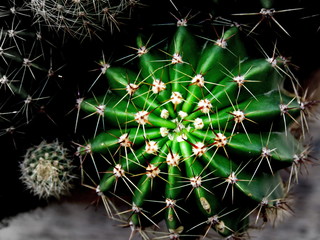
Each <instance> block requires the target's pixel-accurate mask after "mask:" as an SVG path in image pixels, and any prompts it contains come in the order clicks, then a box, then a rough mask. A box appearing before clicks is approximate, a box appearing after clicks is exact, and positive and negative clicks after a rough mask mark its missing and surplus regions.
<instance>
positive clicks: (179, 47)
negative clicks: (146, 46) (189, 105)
mask: <svg viewBox="0 0 320 240" xmlns="http://www.w3.org/2000/svg"><path fill="white" fill-rule="evenodd" d="M169 54H170V56H171V57H172V59H171V64H170V65H169V76H170V80H171V82H172V84H171V85H172V91H173V92H179V93H180V94H181V95H184V94H185V93H186V87H187V85H188V80H189V79H188V77H187V76H191V75H193V71H194V69H193V66H196V63H197V60H198V56H199V50H198V44H197V42H196V39H195V37H194V36H193V35H192V34H191V33H189V31H188V30H187V28H186V27H184V26H180V27H178V28H177V31H176V33H175V35H174V37H173V40H172V42H171V46H170V47H169ZM180 108H181V105H179V108H178V109H180Z"/></svg>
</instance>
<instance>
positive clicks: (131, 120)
mask: <svg viewBox="0 0 320 240" xmlns="http://www.w3.org/2000/svg"><path fill="white" fill-rule="evenodd" d="M80 107H81V109H82V110H84V111H86V112H88V113H90V115H93V114H97V115H100V116H103V118H104V120H105V121H107V122H108V123H110V124H112V125H115V126H119V125H120V126H137V125H138V123H139V124H141V125H144V124H146V125H150V126H157V127H167V128H170V129H174V128H175V127H176V125H175V124H174V123H173V122H171V121H169V120H166V119H163V118H161V117H158V116H157V115H155V114H154V113H153V112H151V111H150V112H147V111H137V110H136V109H135V107H134V106H133V104H128V103H126V102H124V101H122V100H121V98H120V97H118V96H116V95H108V98H107V100H106V97H105V96H104V97H99V98H91V99H87V100H84V101H82V103H81V105H80Z"/></svg>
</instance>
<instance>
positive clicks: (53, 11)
mask: <svg viewBox="0 0 320 240" xmlns="http://www.w3.org/2000/svg"><path fill="white" fill-rule="evenodd" d="M138 4H139V1H136V0H135V1H132V0H112V1H109V0H98V1H97V0H84V1H83V0H69V1H67V0H58V1H56V0H29V2H28V3H27V6H28V8H29V9H30V10H31V11H32V13H33V16H34V21H35V22H36V23H40V24H41V25H43V26H47V27H48V28H50V29H53V30H54V31H57V33H59V34H66V35H70V36H72V37H75V38H80V39H83V38H86V37H89V38H91V37H92V36H94V35H97V36H98V35H99V34H98V33H99V32H103V31H104V30H106V28H108V30H109V31H110V32H111V33H112V32H113V31H114V30H115V29H117V30H119V29H120V22H119V18H129V15H130V12H131V10H132V8H133V7H135V6H136V5H138ZM125 12H127V16H126V15H125V14H124V13H125Z"/></svg>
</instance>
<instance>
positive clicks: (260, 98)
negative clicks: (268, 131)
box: [186, 90, 300, 131]
mask: <svg viewBox="0 0 320 240" xmlns="http://www.w3.org/2000/svg"><path fill="white" fill-rule="evenodd" d="M291 100H292V99H290V98H289V97H287V96H281V95H280V94H279V91H278V90H274V91H270V92H268V93H266V94H262V95H257V96H256V99H254V98H249V99H246V100H245V101H243V102H240V103H239V104H236V102H235V103H233V104H236V105H232V106H230V107H226V108H224V109H221V110H220V111H219V112H218V113H217V114H210V115H209V116H201V115H200V114H195V113H196V112H195V113H194V114H191V115H189V116H188V117H187V118H186V119H187V120H189V119H193V118H194V117H198V116H201V118H202V120H203V123H204V126H205V127H209V126H212V127H213V128H214V129H217V128H218V127H219V126H225V128H226V130H231V129H233V128H234V126H235V124H239V123H243V125H244V126H245V127H249V128H252V129H254V128H257V127H259V129H260V130H262V129H264V128H270V123H271V122H274V123H276V125H277V129H282V128H283V127H282V128H281V124H282V123H283V122H282V121H281V119H282V118H283V116H282V115H283V112H282V109H281V104H284V103H290V101H291ZM299 112H300V110H299V106H298V103H297V102H296V101H295V102H291V103H290V106H288V113H289V114H290V115H291V116H293V117H294V116H296V115H298V114H299ZM285 117H286V122H287V124H289V123H290V122H291V121H292V119H291V118H290V117H289V116H285ZM246 120H247V121H246ZM240 131H244V129H240Z"/></svg>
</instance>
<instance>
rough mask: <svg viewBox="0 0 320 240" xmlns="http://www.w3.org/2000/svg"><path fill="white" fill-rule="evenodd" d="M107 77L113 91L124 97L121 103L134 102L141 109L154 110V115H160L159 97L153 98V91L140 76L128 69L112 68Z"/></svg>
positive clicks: (108, 70) (109, 69) (107, 72)
mask: <svg viewBox="0 0 320 240" xmlns="http://www.w3.org/2000/svg"><path fill="white" fill-rule="evenodd" d="M106 77H107V79H108V84H109V87H110V88H111V91H113V92H114V93H116V94H117V95H118V96H120V97H122V98H121V100H119V101H124V102H126V103H127V102H128V101H132V102H133V103H134V104H136V105H137V106H139V107H140V108H141V109H152V110H153V112H154V113H156V114H160V112H161V109H160V108H159V105H160V104H159V102H158V101H157V100H156V98H157V95H154V96H152V95H153V94H152V91H150V90H149V87H148V86H147V85H146V84H145V83H144V81H142V79H141V78H140V76H139V75H138V74H136V73H135V72H133V71H130V70H128V69H126V68H122V67H110V68H108V69H107V71H106ZM123 96H125V97H123Z"/></svg>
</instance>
